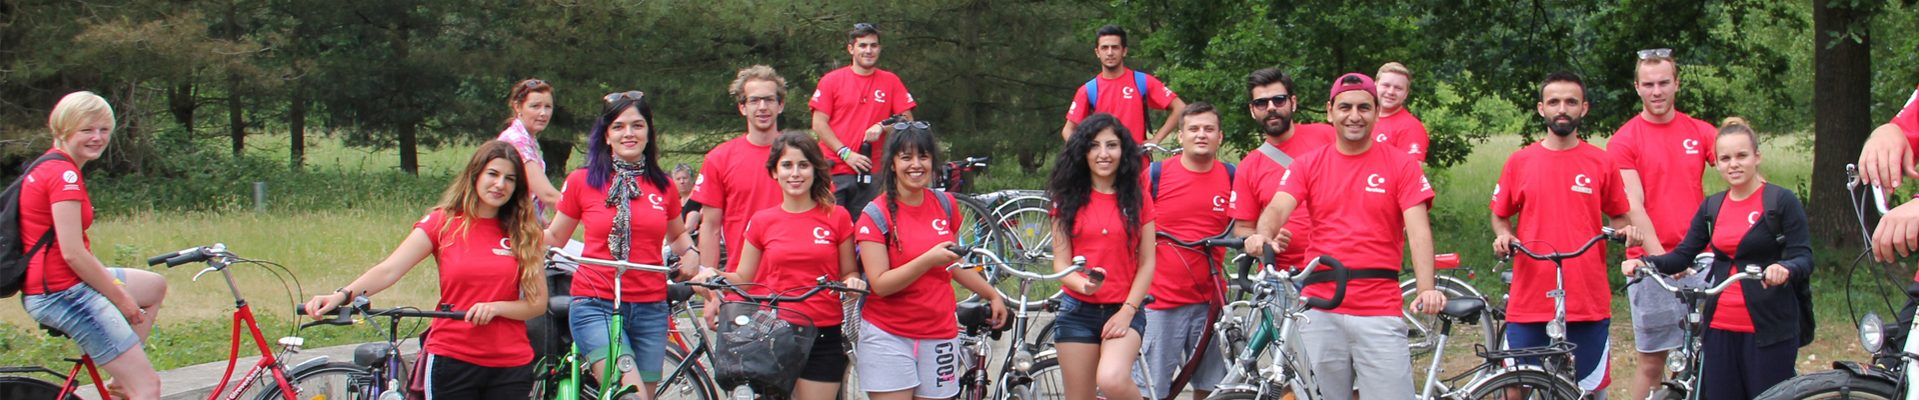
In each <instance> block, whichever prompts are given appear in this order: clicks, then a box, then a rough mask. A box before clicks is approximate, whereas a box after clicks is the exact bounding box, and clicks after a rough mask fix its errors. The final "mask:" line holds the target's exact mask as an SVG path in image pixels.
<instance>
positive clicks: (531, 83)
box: [525, 79, 546, 89]
mask: <svg viewBox="0 0 1919 400" xmlns="http://www.w3.org/2000/svg"><path fill="white" fill-rule="evenodd" d="M525 85H526V88H527V89H533V88H537V87H541V86H546V81H543V80H539V79H528V80H526V83H525Z"/></svg>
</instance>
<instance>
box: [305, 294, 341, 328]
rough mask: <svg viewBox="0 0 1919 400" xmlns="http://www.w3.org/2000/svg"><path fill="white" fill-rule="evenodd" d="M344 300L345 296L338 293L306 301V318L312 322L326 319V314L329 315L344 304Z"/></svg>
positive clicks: (314, 297)
mask: <svg viewBox="0 0 1919 400" xmlns="http://www.w3.org/2000/svg"><path fill="white" fill-rule="evenodd" d="M346 300H347V299H346V296H345V294H344V293H340V292H333V293H327V294H323V295H319V296H313V299H312V300H307V304H306V310H307V316H308V317H311V318H313V320H314V321H319V320H323V319H326V315H327V313H331V312H333V309H334V308H338V307H340V305H341V304H345V303H346Z"/></svg>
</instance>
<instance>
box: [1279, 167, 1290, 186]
mask: <svg viewBox="0 0 1919 400" xmlns="http://www.w3.org/2000/svg"><path fill="white" fill-rule="evenodd" d="M1288 179H1293V170H1290V169H1288V170H1286V173H1285V174H1282V175H1280V176H1279V185H1280V186H1285V185H1286V180H1288Z"/></svg>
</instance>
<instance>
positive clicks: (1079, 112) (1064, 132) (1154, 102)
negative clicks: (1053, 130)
mask: <svg viewBox="0 0 1919 400" xmlns="http://www.w3.org/2000/svg"><path fill="white" fill-rule="evenodd" d="M1093 37H1094V38H1095V45H1094V46H1093V54H1094V55H1095V56H1098V57H1099V75H1096V76H1094V77H1093V79H1092V80H1088V81H1086V84H1084V85H1080V87H1079V90H1078V91H1076V92H1074V94H1073V104H1072V105H1070V106H1068V107H1067V108H1066V126H1065V127H1063V128H1060V131H1059V137H1060V139H1061V140H1065V139H1066V138H1070V137H1073V130H1074V129H1075V128H1078V127H1079V121H1081V120H1084V119H1086V117H1087V116H1091V115H1093V114H1094V113H1107V114H1113V116H1114V117H1117V118H1119V123H1120V125H1124V126H1125V127H1126V130H1127V131H1130V132H1132V133H1133V140H1134V141H1136V142H1139V143H1141V144H1145V143H1159V142H1160V141H1162V140H1165V139H1166V135H1168V134H1171V133H1173V131H1174V130H1176V129H1178V128H1179V121H1178V120H1179V115H1181V112H1180V110H1182V109H1185V108H1186V102H1185V101H1182V100H1180V99H1179V94H1178V93H1173V89H1171V88H1168V87H1166V84H1164V83H1160V81H1159V78H1156V77H1153V76H1152V75H1149V74H1147V73H1145V72H1140V71H1134V70H1132V69H1129V68H1126V30H1125V29H1121V28H1120V27H1119V26H1118V25H1107V26H1102V27H1100V28H1099V30H1098V31H1096V32H1095V33H1094V34H1093ZM1148 108H1152V109H1158V110H1167V112H1168V114H1167V115H1170V116H1172V117H1171V118H1167V119H1166V122H1165V123H1164V124H1161V125H1160V126H1159V129H1156V130H1153V131H1152V132H1154V133H1153V134H1152V138H1151V140H1148V139H1147V135H1146V132H1147V128H1148V127H1147V126H1146V124H1147V119H1146V109H1148Z"/></svg>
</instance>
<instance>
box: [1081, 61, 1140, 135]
mask: <svg viewBox="0 0 1919 400" xmlns="http://www.w3.org/2000/svg"><path fill="white" fill-rule="evenodd" d="M1133 90H1134V93H1139V110H1140V113H1139V114H1140V118H1143V119H1145V121H1146V125H1145V127H1146V129H1152V128H1153V117H1152V116H1151V115H1149V114H1148V113H1146V112H1145V111H1147V110H1151V109H1152V107H1151V106H1150V104H1148V103H1146V98H1147V97H1148V96H1149V95H1148V94H1147V93H1146V73H1145V72H1139V70H1133ZM1095 110H1099V77H1098V76H1094V77H1093V79H1087V80H1086V113H1087V114H1088V115H1091V114H1092V113H1093V112H1095ZM1149 136H1150V135H1149Z"/></svg>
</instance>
